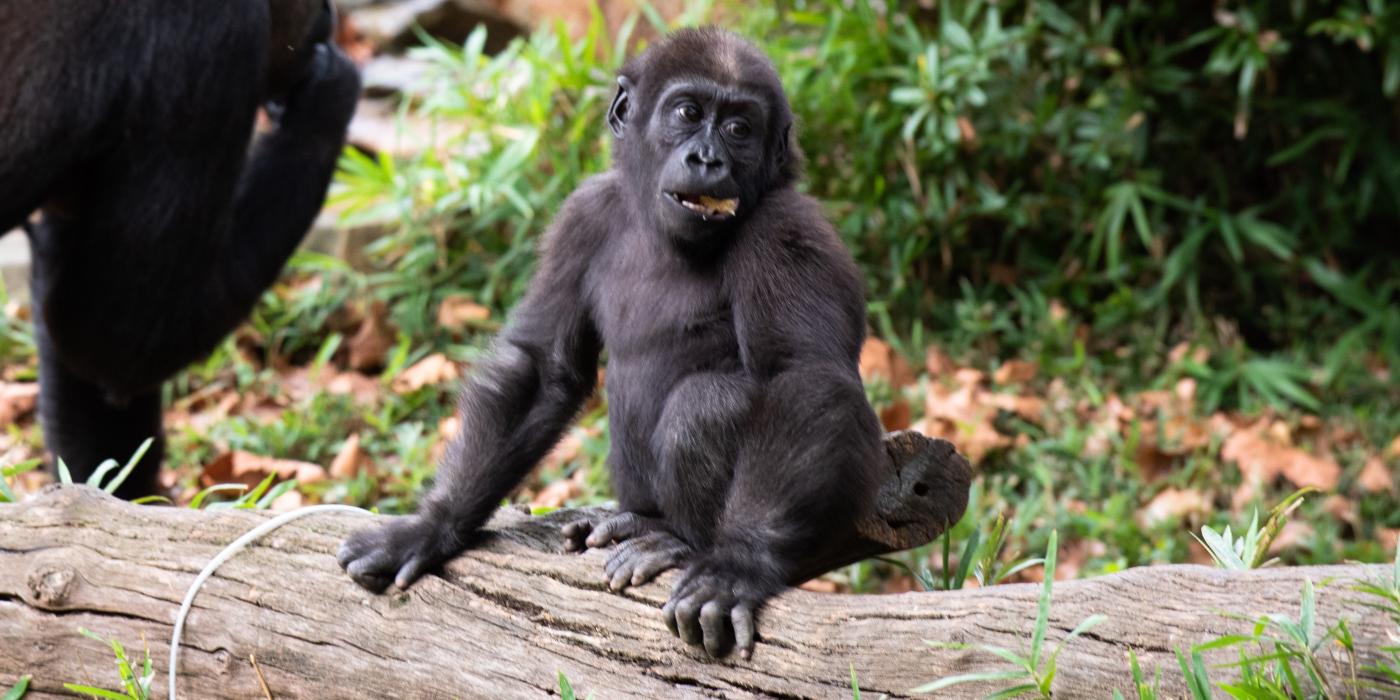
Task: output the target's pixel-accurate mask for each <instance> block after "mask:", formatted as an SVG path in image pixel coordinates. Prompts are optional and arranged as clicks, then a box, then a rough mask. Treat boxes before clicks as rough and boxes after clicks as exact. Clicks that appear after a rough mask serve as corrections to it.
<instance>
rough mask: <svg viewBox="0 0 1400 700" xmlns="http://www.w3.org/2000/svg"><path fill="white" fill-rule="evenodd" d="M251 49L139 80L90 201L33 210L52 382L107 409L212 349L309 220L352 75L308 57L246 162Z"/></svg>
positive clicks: (73, 198) (351, 98)
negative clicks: (104, 401)
mask: <svg viewBox="0 0 1400 700" xmlns="http://www.w3.org/2000/svg"><path fill="white" fill-rule="evenodd" d="M210 7H214V6H210ZM230 7H233V6H230ZM212 11H213V12H216V13H217V12H223V11H225V9H223V8H222V6H219V7H218V8H217V9H215V10H212ZM216 19H218V18H217V17H214V18H211V19H210V21H211V22H213V21H215V20H216ZM229 23H230V24H232V25H233V26H238V24H239V23H238V22H234V21H233V20H229ZM230 31H232V30H230ZM243 31H245V32H253V31H255V29H244V30H243ZM265 41H266V40H265V39H262V40H259V39H257V38H256V37H244V38H243V39H240V40H238V41H234V40H229V42H230V46H236V47H237V49H238V51H239V53H238V55H235V56H226V57H225V59H226V60H224V61H219V62H215V63H211V64H210V67H209V69H208V71H207V74H203V75H201V74H199V72H198V71H190V70H189V69H188V67H187V66H184V67H181V66H166V65H156V66H152V67H151V71H152V74H151V75H150V76H148V77H147V82H148V83H149V84H150V87H149V89H148V90H147V91H145V92H140V93H139V94H138V95H136V96H133V97H132V98H131V100H132V104H131V105H130V106H129V107H127V108H128V109H131V110H137V111H139V110H141V109H145V110H147V111H146V114H145V116H144V121H143V120H139V119H136V118H133V121H134V123H135V125H134V126H129V127H125V129H124V131H123V132H122V138H124V139H126V140H125V141H121V142H120V143H121V144H122V147H121V148H120V149H119V150H117V151H115V152H113V153H110V154H107V155H105V156H104V157H102V158H101V159H97V160H95V161H94V163H93V164H92V165H91V166H90V167H88V168H87V170H86V172H85V173H84V175H83V176H82V177H83V178H85V179H86V180H89V181H91V184H90V185H87V186H84V187H78V188H75V189H74V191H73V192H70V193H67V194H63V195H60V196H59V197H57V198H56V200H55V201H54V202H53V204H52V205H51V206H48V207H46V208H45V220H44V226H43V227H41V228H40V229H39V231H38V232H37V233H36V235H35V236H34V245H35V249H36V258H42V260H43V264H44V266H45V268H46V269H45V270H43V274H42V276H43V278H44V280H45V282H44V284H43V285H42V287H38V286H36V290H35V292H36V296H37V295H42V296H43V297H44V298H43V308H44V318H43V321H44V323H46V324H47V330H48V334H49V336H50V337H51V338H52V340H53V345H54V347H55V348H56V351H57V355H58V358H59V359H60V360H61V361H62V362H63V364H64V366H65V368H66V370H69V371H71V372H72V373H73V374H74V375H76V376H77V377H81V378H82V379H83V380H85V381H88V382H91V383H94V384H96V385H99V386H101V387H102V388H103V389H104V390H105V391H106V392H107V393H108V394H109V395H111V396H113V397H114V398H116V399H117V400H120V399H122V398H123V397H127V396H132V395H137V394H141V393H145V392H149V391H151V390H152V389H154V388H155V387H157V386H158V385H159V383H160V382H161V381H162V380H163V379H165V378H166V377H168V376H170V375H171V374H173V373H174V372H176V371H177V370H179V369H180V368H181V367H183V366H185V365H186V364H188V363H190V362H191V361H193V360H195V359H197V358H198V357H199V356H200V355H202V354H204V353H207V352H209V351H210V350H211V349H213V348H214V346H215V345H216V344H217V343H218V342H219V341H220V340H221V339H222V338H223V337H224V336H225V335H227V333H228V332H229V331H230V330H232V329H233V328H234V326H236V325H237V324H238V322H239V321H240V320H242V319H243V318H244V317H245V316H246V314H247V313H248V310H249V309H250V308H251V307H252V305H253V304H254V302H256V300H257V299H258V297H259V296H260V295H261V294H262V293H263V291H265V290H266V289H267V287H268V285H270V284H271V283H272V282H273V281H274V280H275V279H276V276H277V274H278V273H279V272H280V271H281V269H282V266H283V264H284V263H285V262H286V260H287V258H288V256H290V255H291V253H292V251H293V250H294V249H295V248H296V246H297V244H298V243H299V242H300V241H301V239H302V237H303V236H304V235H305V233H306V231H307V230H308V229H309V228H310V227H311V224H312V222H313V220H314V219H315V217H316V213H317V212H318V211H319V210H320V208H321V203H322V201H323V200H324V198H325V193H326V188H327V186H328V184H329V183H330V178H331V175H332V173H333V172H334V170H335V163H336V159H337V158H338V157H339V155H340V151H341V148H342V146H343V144H344V140H345V130H346V125H347V124H348V123H349V121H350V118H351V116H352V115H353V113H354V109H355V103H356V99H357V97H358V93H359V78H358V75H357V74H356V70H355V67H354V65H353V64H352V63H351V62H350V61H349V59H348V58H346V57H345V56H344V55H343V54H341V53H340V52H339V51H338V50H336V49H335V48H334V47H332V46H329V45H326V44H318V45H316V47H315V49H314V50H313V52H312V53H313V56H314V57H313V58H312V60H311V61H310V63H311V65H310V66H309V67H308V69H307V75H306V77H305V79H304V80H303V81H302V82H301V83H300V84H299V85H298V86H297V87H296V88H295V89H294V90H293V91H292V93H291V94H290V96H289V97H288V99H287V104H286V108H285V110H283V113H282V115H281V119H280V121H279V123H278V125H277V126H276V128H275V130H274V131H273V132H272V133H270V134H268V135H266V136H264V137H263V138H261V139H259V140H258V141H257V143H255V144H254V146H253V148H252V149H251V152H250V151H249V149H248V142H249V138H250V136H251V133H252V125H253V117H254V112H255V108H256V106H257V99H258V93H259V91H260V90H261V87H262V86H261V85H260V84H259V83H260V80H261V78H260V76H259V74H258V69H257V66H259V65H261V53H262V52H263V51H264V50H265V49H264V46H265ZM201 50H202V49H201ZM172 51H173V50H172ZM247 65H252V66H253V68H252V69H251V70H249V69H248V68H247V67H246V66H247ZM182 69H183V72H181V70H182ZM191 73H193V74H194V75H193V76H192V75H189V74H191ZM162 90H163V91H165V92H164V94H162ZM114 123H115V122H114ZM103 128H108V127H103ZM111 128H116V127H111Z"/></svg>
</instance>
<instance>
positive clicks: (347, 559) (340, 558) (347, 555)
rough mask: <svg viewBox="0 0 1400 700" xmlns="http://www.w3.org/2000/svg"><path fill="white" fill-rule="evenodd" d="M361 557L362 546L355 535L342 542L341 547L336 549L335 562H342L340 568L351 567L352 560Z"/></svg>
mask: <svg viewBox="0 0 1400 700" xmlns="http://www.w3.org/2000/svg"><path fill="white" fill-rule="evenodd" d="M359 558H360V547H359V543H357V542H356V541H355V538H354V537H352V538H350V539H348V540H345V541H344V542H341V543H340V549H337V550H336V551H335V562H336V563H337V564H340V568H342V569H348V568H350V564H351V562H354V561H355V560H356V559H359Z"/></svg>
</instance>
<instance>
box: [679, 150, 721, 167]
mask: <svg viewBox="0 0 1400 700" xmlns="http://www.w3.org/2000/svg"><path fill="white" fill-rule="evenodd" d="M685 164H686V165H689V166H690V167H691V168H695V169H698V170H723V169H724V168H725V166H726V165H727V164H726V163H725V162H724V159H723V158H720V157H719V155H718V154H716V153H715V152H714V151H712V150H710V149H708V148H697V149H694V150H692V151H691V152H690V153H688V154H686V157H685Z"/></svg>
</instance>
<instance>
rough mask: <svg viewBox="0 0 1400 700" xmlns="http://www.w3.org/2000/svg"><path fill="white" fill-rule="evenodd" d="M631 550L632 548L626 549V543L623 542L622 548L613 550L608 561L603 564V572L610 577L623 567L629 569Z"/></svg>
mask: <svg viewBox="0 0 1400 700" xmlns="http://www.w3.org/2000/svg"><path fill="white" fill-rule="evenodd" d="M632 549H633V548H631V547H628V546H627V543H626V542H624V543H623V546H621V547H618V548H617V549H615V550H613V553H612V554H610V555H609V556H608V560H607V561H606V562H604V563H603V571H606V572H607V574H608V576H609V577H612V575H613V574H615V573H617V570H618V569H620V568H622V567H624V566H626V567H627V568H628V569H630V568H631V566H630V564H631V561H632V555H633V553H632Z"/></svg>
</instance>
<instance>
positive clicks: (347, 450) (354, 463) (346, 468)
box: [328, 433, 370, 479]
mask: <svg viewBox="0 0 1400 700" xmlns="http://www.w3.org/2000/svg"><path fill="white" fill-rule="evenodd" d="M369 466H370V464H369V455H367V454H365V451H364V450H362V449H360V436H359V434H358V433H356V434H354V435H351V436H350V437H348V438H346V439H345V442H344V443H343V444H341V446H340V451H339V452H337V453H336V454H335V459H332V460H331V466H330V469H329V470H328V471H329V472H330V475H331V477H332V478H335V479H353V478H355V477H356V476H357V475H359V473H360V472H361V471H369V469H368V467H369Z"/></svg>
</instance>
